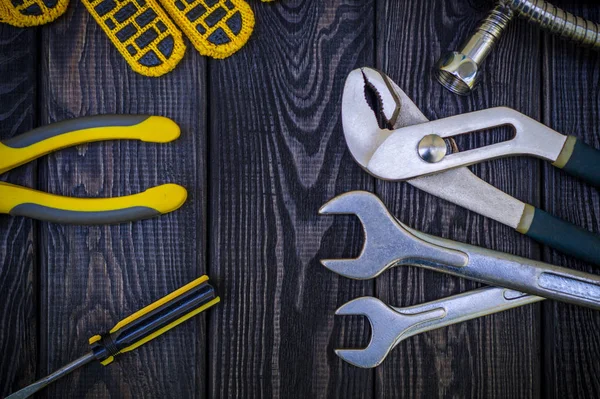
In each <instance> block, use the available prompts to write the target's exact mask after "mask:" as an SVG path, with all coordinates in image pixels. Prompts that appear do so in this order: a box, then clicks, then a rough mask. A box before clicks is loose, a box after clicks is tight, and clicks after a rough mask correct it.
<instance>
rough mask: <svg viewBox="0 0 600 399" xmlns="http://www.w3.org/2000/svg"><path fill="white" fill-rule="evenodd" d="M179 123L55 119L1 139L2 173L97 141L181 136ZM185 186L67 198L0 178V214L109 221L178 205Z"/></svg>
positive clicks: (136, 118) (142, 118) (141, 118)
mask: <svg viewBox="0 0 600 399" xmlns="http://www.w3.org/2000/svg"><path fill="white" fill-rule="evenodd" d="M179 132H180V130H179V127H178V126H177V125H176V124H175V122H173V121H172V120H170V119H168V118H164V117H159V116H143V115H99V116H92V117H85V118H78V119H71V120H68V121H64V122H59V123H54V124H51V125H48V126H44V127H41V128H38V129H34V130H32V131H30V132H28V133H25V134H22V135H19V136H17V137H14V138H12V139H9V140H5V141H3V142H0V174H1V173H4V172H7V171H9V170H11V169H13V168H15V167H17V166H20V165H23V164H24V163H27V162H29V161H32V160H34V159H36V158H39V157H41V156H43V155H46V154H48V153H50V152H53V151H56V150H59V149H62V148H66V147H71V146H74V145H78V144H83V143H89V142H94V141H101V140H114V139H117V140H118V139H136V140H141V141H146V142H155V143H166V142H169V141H173V140H175V139H176V138H177V137H179ZM186 198H187V191H186V190H185V189H184V188H183V187H181V186H178V185H176V184H164V185H161V186H158V187H154V188H151V189H149V190H146V191H144V192H143V193H139V194H134V195H130V196H125V197H117V198H90V199H84V198H70V197H62V196H58V195H53V194H48V193H44V192H40V191H36V190H33V189H29V188H25V187H20V186H16V185H13V184H8V183H2V182H0V213H6V214H11V215H14V216H27V217H31V218H35V219H40V220H45V221H51V222H56V223H72V224H111V223H122V222H126V221H133V220H139V219H145V218H149V217H153V216H157V215H160V214H163V213H168V212H171V211H174V210H176V209H177V208H179V207H180V206H181V205H183V203H184V202H185V200H186Z"/></svg>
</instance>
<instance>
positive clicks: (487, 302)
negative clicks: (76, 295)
mask: <svg viewBox="0 0 600 399" xmlns="http://www.w3.org/2000/svg"><path fill="white" fill-rule="evenodd" d="M543 300H544V298H542V297H539V296H533V295H527V294H524V293H522V292H518V291H513V290H509V289H506V288H498V287H485V288H480V289H477V290H473V291H468V292H465V293H462V294H459V295H454V296H450V297H447V298H444V299H440V300H437V301H432V302H427V303H423V304H420V305H415V306H409V307H404V308H396V307H392V306H388V305H386V304H385V303H383V302H382V301H380V300H379V299H377V298H373V297H362V298H356V299H354V300H352V301H350V302H347V303H345V304H344V305H342V306H341V307H340V308H339V309H338V310H337V311H336V312H335V314H336V315H363V316H366V317H367V319H368V320H369V323H370V324H371V340H370V341H369V344H368V345H367V347H366V348H364V349H336V350H335V353H336V354H337V355H338V356H339V357H341V358H342V359H344V360H345V361H347V362H348V363H350V364H353V365H354V366H357V367H363V368H371V367H377V366H379V365H380V364H381V363H382V362H383V361H384V360H385V358H386V357H387V355H388V354H389V353H390V351H391V350H392V349H394V348H395V347H396V345H398V344H399V343H400V342H401V341H403V340H405V339H407V338H409V337H412V336H413V335H417V334H420V333H422V332H425V331H431V330H435V329H437V328H441V327H446V326H449V325H451V324H457V323H461V322H463V321H467V320H472V319H476V318H478V317H482V316H486V315H490V314H493V313H498V312H502V311H505V310H508V309H512V308H516V307H518V306H523V305H527V304H530V303H535V302H539V301H543Z"/></svg>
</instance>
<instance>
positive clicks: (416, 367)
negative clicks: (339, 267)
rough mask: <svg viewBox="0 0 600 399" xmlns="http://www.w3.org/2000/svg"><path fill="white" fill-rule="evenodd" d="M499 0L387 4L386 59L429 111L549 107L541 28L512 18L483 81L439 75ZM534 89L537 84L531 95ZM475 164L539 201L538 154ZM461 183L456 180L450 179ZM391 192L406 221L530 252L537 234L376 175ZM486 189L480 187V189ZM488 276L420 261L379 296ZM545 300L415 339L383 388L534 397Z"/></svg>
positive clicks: (394, 301)
mask: <svg viewBox="0 0 600 399" xmlns="http://www.w3.org/2000/svg"><path fill="white" fill-rule="evenodd" d="M492 6H493V3H492V2H489V1H479V2H475V3H467V2H447V1H428V2H414V1H396V2H394V1H388V2H379V3H378V8H377V16H378V21H379V24H378V25H377V27H378V31H377V38H378V40H377V45H376V48H377V66H378V67H379V68H381V69H382V70H383V71H384V72H386V73H387V74H388V75H389V76H390V77H391V78H392V79H393V80H395V81H396V82H397V83H398V85H399V86H400V87H401V88H402V89H404V90H405V92H406V93H407V94H408V95H409V97H411V98H412V99H413V100H414V101H415V103H416V104H417V105H418V106H419V108H420V109H421V110H422V111H423V112H424V114H425V115H426V116H427V117H428V118H429V119H439V118H442V117H446V116H451V115H454V114H459V113H463V112H468V111H474V110H478V109H483V108H488V107H493V106H499V105H506V106H510V107H513V108H516V109H517V110H519V111H521V112H523V113H525V114H527V115H529V116H531V117H533V118H537V119H539V117H540V101H539V99H538V98H537V96H536V94H535V93H539V90H540V67H541V64H540V57H536V56H533V57H532V56H531V54H537V53H539V51H540V49H539V41H538V36H539V34H538V32H537V31H536V30H534V29H532V27H531V26H528V25H527V24H522V23H519V24H513V25H511V26H510V27H509V29H508V31H507V32H506V34H505V35H504V36H503V37H502V40H501V42H500V44H499V45H498V47H497V49H496V50H495V51H494V52H493V53H492V54H491V56H490V57H489V58H488V59H487V60H486V62H485V64H484V67H483V73H484V75H483V79H482V81H481V83H480V85H479V87H478V88H477V89H476V91H475V92H474V93H473V94H472V95H471V96H469V97H459V96H456V95H455V94H453V93H450V92H449V91H447V90H446V89H444V88H443V87H442V86H441V85H440V84H439V83H438V82H437V81H436V80H435V79H434V77H433V75H432V71H433V68H434V64H435V62H436V60H437V59H438V57H439V56H440V55H441V54H442V52H445V51H447V50H452V49H458V48H459V46H460V45H461V42H462V41H464V40H465V39H466V38H467V37H468V35H469V34H470V33H471V31H472V29H473V28H474V26H475V25H476V23H477V22H478V21H479V20H480V19H481V18H482V17H483V16H484V15H485V13H487V12H488V11H489V10H490V9H491V7H492ZM532 93H533V94H532ZM507 138H508V134H507V132H506V131H502V130H499V131H495V130H494V131H491V132H489V133H488V134H485V135H475V136H473V137H468V136H464V137H460V138H459V139H458V140H457V142H458V145H459V148H463V149H464V148H465V146H467V148H474V147H479V146H483V145H487V144H490V143H492V142H495V141H498V140H502V139H507ZM472 170H473V171H474V172H475V173H476V174H477V175H478V176H480V177H481V178H482V179H484V180H485V181H487V182H488V183H490V184H492V185H494V186H496V187H498V188H500V189H501V190H504V191H505V192H507V193H509V194H511V195H513V196H515V197H517V198H518V199H520V200H523V201H526V202H529V203H531V204H534V205H536V204H538V205H539V201H540V200H539V162H538V161H535V160H532V159H527V158H518V159H517V158H510V159H505V160H498V161H493V162H486V163H483V164H480V165H478V166H475V167H473V168H472ZM448 184H452V182H448ZM377 192H378V193H379V195H380V196H381V198H382V200H383V201H384V202H385V203H386V204H387V205H388V206H389V207H390V208H391V209H392V210H393V211H394V213H395V214H396V215H398V217H399V219H400V220H402V221H403V222H405V223H407V224H409V225H410V226H412V227H415V228H417V229H419V230H421V231H424V232H427V233H430V234H435V235H438V236H442V237H445V238H450V239H453V240H456V241H460V242H468V243H471V244H474V245H479V246H482V247H486V248H491V249H496V250H500V251H503V252H509V253H513V254H517V255H522V256H526V257H530V258H531V257H532V258H536V257H538V256H539V249H538V246H537V244H535V243H533V242H532V241H531V240H530V239H528V238H526V237H523V236H520V235H519V234H518V233H516V232H515V231H513V230H512V229H511V228H509V227H507V226H504V225H501V224H499V223H496V222H494V221H492V220H489V219H486V218H484V217H482V216H480V215H477V214H475V213H474V212H471V211H467V210H465V209H462V208H460V207H457V206H455V205H454V204H451V203H448V202H445V201H443V200H441V199H438V198H436V197H434V196H431V195H429V194H426V193H424V192H421V191H419V190H417V189H416V188H414V187H412V186H410V185H408V184H406V183H389V182H387V183H384V182H380V183H378V184H377ZM473 195H477V193H473ZM476 286H479V285H478V284H476V283H473V282H470V281H466V280H462V279H459V278H454V277H450V276H446V275H443V274H440V273H434V272H430V271H423V270H418V269H416V268H411V267H403V268H396V269H393V270H392V271H390V272H389V273H386V274H384V275H383V276H382V277H380V278H379V279H378V281H377V293H378V296H379V297H380V298H381V299H382V300H384V301H385V302H387V303H389V304H391V305H394V306H409V305H416V304H418V303H422V302H425V301H430V300H434V299H439V298H442V297H444V296H447V295H451V294H457V293H459V292H464V291H467V290H469V289H472V288H474V287H476ZM538 313H539V312H538V307H537V306H536V305H530V306H526V307H524V308H520V309H515V310H511V311H507V312H504V313H501V314H498V315H493V316H488V317H484V318H480V319H477V320H474V321H469V322H466V323H461V324H459V325H456V326H451V327H449V328H443V329H440V330H436V331H432V332H429V333H425V334H421V335H418V336H416V337H412V338H409V339H408V340H406V341H404V342H402V343H401V344H400V345H398V346H397V347H396V349H395V350H394V351H393V352H392V353H391V355H390V356H389V358H388V359H387V360H386V361H385V362H384V363H383V364H382V366H380V367H379V368H378V369H377V392H378V397H383V398H386V397H389V398H392V397H393V398H397V397H405V398H432V397H440V398H442V397H460V398H469V397H470V398H481V397H486V398H492V397H497V398H505V397H513V398H517V397H518V398H525V397H537V396H538V395H539V386H540V378H541V375H540V364H539V358H538V352H539V349H540V342H539V337H538V336H539V333H540V332H539V317H538Z"/></svg>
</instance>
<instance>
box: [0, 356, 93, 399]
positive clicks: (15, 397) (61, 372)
mask: <svg viewBox="0 0 600 399" xmlns="http://www.w3.org/2000/svg"><path fill="white" fill-rule="evenodd" d="M95 359H96V357H95V356H94V352H88V353H86V354H85V355H83V356H81V357H80V358H79V359H77V360H75V361H72V362H71V363H69V364H67V365H65V366H63V367H61V368H59V369H58V370H56V371H55V372H54V373H52V374H49V375H47V376H46V377H44V378H42V379H40V380H38V381H36V382H34V383H33V384H31V385H28V386H26V387H25V388H23V389H21V390H20V391H17V392H15V393H13V394H12V395H9V396H7V397H6V399H24V398H28V397H30V396H31V395H33V394H34V393H36V392H37V391H39V390H40V389H43V388H45V387H46V386H48V385H49V384H51V383H53V382H54V381H56V380H58V379H59V378H62V377H64V376H65V375H67V374H69V373H71V372H72V371H74V370H77V369H78V368H79V367H81V366H85V365H86V364H88V363H89V362H91V361H92V360H95Z"/></svg>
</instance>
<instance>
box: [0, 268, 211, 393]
mask: <svg viewBox="0 0 600 399" xmlns="http://www.w3.org/2000/svg"><path fill="white" fill-rule="evenodd" d="M219 300H220V299H219V297H218V296H217V294H216V292H215V289H214V287H213V286H212V285H210V284H209V283H208V277H207V276H202V277H200V278H198V279H196V280H194V281H192V282H191V283H189V284H187V285H185V286H183V287H181V288H180V289H178V290H177V291H175V292H173V293H171V294H169V295H167V296H165V297H164V298H162V299H159V300H158V301H156V302H154V303H153V304H151V305H149V306H147V307H145V308H144V309H142V310H140V311H138V312H136V313H134V314H133V315H131V316H129V317H128V318H126V319H124V320H122V321H120V322H119V323H117V324H116V325H115V326H114V327H113V328H112V329H111V330H110V331H109V332H107V333H105V334H102V335H95V336H93V337H92V338H90V340H89V342H90V345H91V347H92V350H91V351H90V352H89V353H87V354H86V355H84V356H82V357H81V358H79V359H77V360H75V361H74V362H71V363H69V364H67V365H66V366H64V367H62V368H61V369H59V370H57V371H55V372H54V373H52V374H50V375H49V376H47V377H45V378H43V379H41V380H39V381H37V382H35V383H34V384H32V385H29V386H27V387H25V388H23V389H21V390H20V391H18V392H15V393H14V394H12V395H10V396H8V397H7V398H6V399H22V398H27V397H29V396H31V395H33V394H34V393H35V392H37V391H39V390H40V389H42V388H44V387H46V386H47V385H48V384H50V383H52V382H54V381H56V380H58V379H59V378H61V377H63V376H65V375H67V374H69V373H70V372H72V371H74V370H75V369H77V368H79V367H81V366H83V365H85V364H87V363H89V362H91V361H92V360H98V361H100V362H101V363H102V364H103V365H105V366H106V365H108V364H110V363H112V361H113V360H114V359H115V357H116V356H118V355H120V354H122V353H125V352H129V351H132V350H134V349H136V348H138V347H140V346H141V345H143V344H145V343H147V342H148V341H151V340H152V339H154V338H156V337H158V336H159V335H161V334H163V333H165V332H167V331H169V330H170V329H172V328H174V327H176V326H177V325H179V324H181V323H183V322H184V321H186V320H188V319H189V318H191V317H194V316H195V315H197V314H198V313H200V312H202V311H204V310H206V309H208V308H209V307H211V306H213V305H215V304H217V303H218V302H219Z"/></svg>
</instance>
